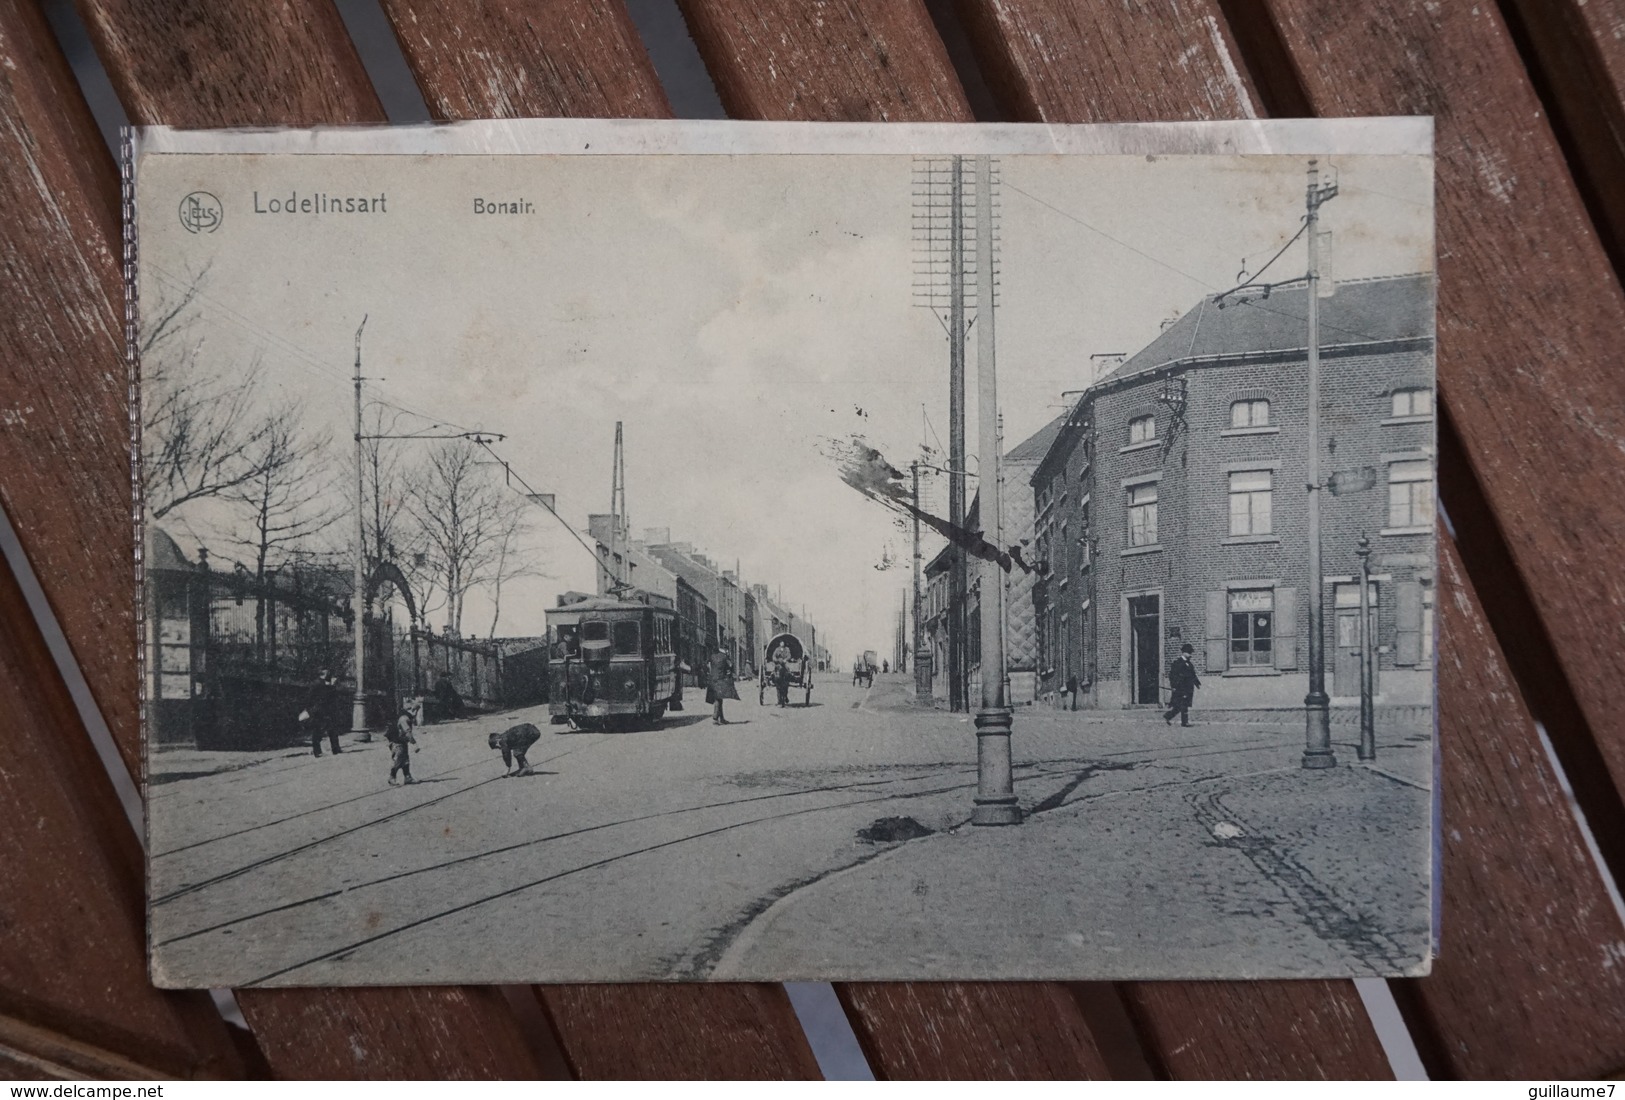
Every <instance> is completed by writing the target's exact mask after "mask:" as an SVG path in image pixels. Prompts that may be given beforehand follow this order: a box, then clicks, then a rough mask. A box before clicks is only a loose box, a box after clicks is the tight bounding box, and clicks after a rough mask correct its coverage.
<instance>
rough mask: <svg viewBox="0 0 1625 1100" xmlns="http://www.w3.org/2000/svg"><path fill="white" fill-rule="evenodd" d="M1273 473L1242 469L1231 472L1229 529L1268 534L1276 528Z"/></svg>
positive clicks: (1242, 533) (1244, 533) (1239, 532)
mask: <svg viewBox="0 0 1625 1100" xmlns="http://www.w3.org/2000/svg"><path fill="white" fill-rule="evenodd" d="M1272 481H1273V475H1272V474H1271V473H1270V472H1269V471H1268V470H1240V471H1237V472H1236V473H1233V474H1231V475H1230V533H1231V534H1232V535H1267V534H1269V533H1270V532H1271V531H1272V530H1273V528H1272V526H1271V525H1272V523H1273V518H1272V516H1271V514H1270V512H1271V497H1272V496H1273V495H1274V494H1273V492H1272Z"/></svg>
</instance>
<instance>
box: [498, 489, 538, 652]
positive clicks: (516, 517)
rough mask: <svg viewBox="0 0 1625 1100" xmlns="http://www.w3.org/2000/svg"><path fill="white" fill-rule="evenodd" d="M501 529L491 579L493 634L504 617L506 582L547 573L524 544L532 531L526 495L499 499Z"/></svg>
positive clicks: (499, 529)
mask: <svg viewBox="0 0 1625 1100" xmlns="http://www.w3.org/2000/svg"><path fill="white" fill-rule="evenodd" d="M497 532H498V534H497V553H496V557H495V558H494V559H493V561H492V562H491V568H490V575H489V578H488V580H487V586H488V587H489V588H490V590H491V632H490V634H489V635H488V636H489V637H491V638H495V637H496V636H497V621H498V620H499V619H501V617H502V586H503V584H505V583H507V582H509V581H515V580H518V579H519V578H521V577H545V576H547V574H546V573H544V572H543V571H542V569H541V567H540V566H539V565H537V563H536V561H535V559H533V558H531V557H529V556H528V555H526V554H525V553H524V551H523V550H522V549H521V547H520V544H521V543H522V542H523V541H524V539H525V536H527V535H529V534H530V532H531V526H530V510H529V508H528V507H527V502H526V501H525V500H524V498H522V497H519V496H507V497H503V498H502V499H501V500H500V501H499V502H498V512H497Z"/></svg>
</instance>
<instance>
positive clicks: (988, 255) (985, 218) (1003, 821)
mask: <svg viewBox="0 0 1625 1100" xmlns="http://www.w3.org/2000/svg"><path fill="white" fill-rule="evenodd" d="M993 293H994V278H993V162H992V158H990V157H988V156H985V155H983V156H978V157H977V158H976V330H977V335H976V382H977V387H976V405H977V428H978V443H979V450H980V451H981V456H980V459H979V466H980V469H981V474H982V476H981V478H980V483H981V484H980V487H979V489H978V492H979V493H980V495H981V502H982V503H981V512H982V533H983V534H982V537H983V538H985V539H986V540H987V541H988V542H990V543H992V544H993V545H994V546H996V547H999V548H1001V549H1002V548H1003V546H1004V529H1003V528H1004V525H1003V513H1002V510H1001V508H1000V501H999V478H998V476H997V471H998V468H999V389H998V376H997V374H996V373H995V366H994V358H993V355H994V351H993ZM981 565H982V615H981V619H982V622H981V627H982V638H981V641H982V676H981V680H982V706H981V709H980V710H978V711H977V712H976V804H975V808H974V809H973V810H972V811H971V822H972V823H973V824H976V825H1018V824H1020V823H1021V807H1020V806H1019V805H1017V803H1016V792H1015V785H1014V781H1013V776H1012V774H1011V766H1010V726H1011V713H1010V705H1009V700H1008V699H1007V698H1006V693H1005V675H1004V575H1003V573H1002V571H1001V569H1000V567H999V563H998V562H997V561H988V560H984V561H983V562H982V563H981Z"/></svg>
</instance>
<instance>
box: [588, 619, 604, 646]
mask: <svg viewBox="0 0 1625 1100" xmlns="http://www.w3.org/2000/svg"><path fill="white" fill-rule="evenodd" d="M581 640H582V641H583V642H607V641H609V624H608V623H606V622H603V621H601V620H595V621H593V622H587V623H582V624H581Z"/></svg>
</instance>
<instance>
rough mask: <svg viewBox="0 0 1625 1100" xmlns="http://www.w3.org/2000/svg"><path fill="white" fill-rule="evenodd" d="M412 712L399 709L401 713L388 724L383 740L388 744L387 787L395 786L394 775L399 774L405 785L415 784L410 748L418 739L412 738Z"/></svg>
mask: <svg viewBox="0 0 1625 1100" xmlns="http://www.w3.org/2000/svg"><path fill="white" fill-rule="evenodd" d="M413 725H414V723H413V721H412V712H411V711H409V710H407V709H406V708H404V707H403V708H401V713H400V714H399V715H398V716H396V718H395V721H394V722H391V723H390V726H389V730H388V731H387V732H386V733H385V734H384V739H385V740H386V741H388V742H389V785H390V786H391V787H393V786H394V785H395V773H396V772H400V773H401V775H403V776H404V777H405V781H406V782H407V783H415V782H417V780H415V779H413V778H412V746H414V745H416V744H417V743H418V739H417V738H416V737H414V736H412V726H413Z"/></svg>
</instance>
